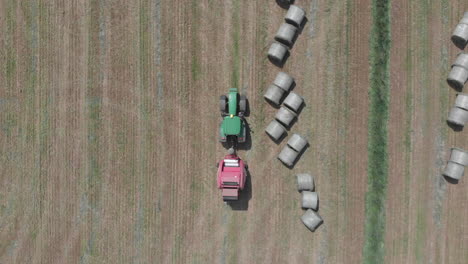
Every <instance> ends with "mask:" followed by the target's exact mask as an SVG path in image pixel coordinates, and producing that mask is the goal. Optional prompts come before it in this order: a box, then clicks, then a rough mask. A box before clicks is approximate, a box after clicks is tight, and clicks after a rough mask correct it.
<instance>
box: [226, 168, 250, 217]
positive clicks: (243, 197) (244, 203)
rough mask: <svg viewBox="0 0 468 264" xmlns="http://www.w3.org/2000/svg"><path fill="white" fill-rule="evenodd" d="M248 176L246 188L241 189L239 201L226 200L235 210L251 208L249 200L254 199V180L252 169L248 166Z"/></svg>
mask: <svg viewBox="0 0 468 264" xmlns="http://www.w3.org/2000/svg"><path fill="white" fill-rule="evenodd" d="M246 170H247V178H246V179H245V186H244V190H242V191H240V193H239V199H238V200H237V201H226V204H227V205H229V207H231V209H232V210H233V211H247V210H248V209H249V201H250V200H251V199H252V180H251V175H250V171H249V169H248V168H247V169H246Z"/></svg>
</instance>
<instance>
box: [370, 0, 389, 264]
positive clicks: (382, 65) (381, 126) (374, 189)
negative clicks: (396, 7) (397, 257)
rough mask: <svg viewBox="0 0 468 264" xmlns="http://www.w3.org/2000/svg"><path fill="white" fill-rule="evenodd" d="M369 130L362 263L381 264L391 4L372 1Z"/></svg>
mask: <svg viewBox="0 0 468 264" xmlns="http://www.w3.org/2000/svg"><path fill="white" fill-rule="evenodd" d="M372 19H373V24H372V32H371V36H370V46H371V51H370V65H371V69H370V89H369V101H370V102H369V103H370V105H369V120H368V121H369V127H368V135H369V142H368V146H367V147H368V149H367V151H368V158H369V163H368V164H369V165H368V187H367V188H368V189H367V193H366V223H365V242H364V250H363V263H369V264H370V263H372V264H374V263H384V256H385V248H384V239H385V200H386V193H387V177H388V160H387V144H388V143H387V134H388V131H387V130H388V129H387V123H388V109H389V90H390V82H389V75H390V74H389V66H390V65H389V62H390V42H391V41H390V39H391V33H390V0H373V1H372Z"/></svg>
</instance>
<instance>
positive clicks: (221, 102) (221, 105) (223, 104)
mask: <svg viewBox="0 0 468 264" xmlns="http://www.w3.org/2000/svg"><path fill="white" fill-rule="evenodd" d="M226 106H227V97H226V96H225V95H221V96H220V97H219V111H221V114H224V113H226Z"/></svg>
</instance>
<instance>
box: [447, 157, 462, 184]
mask: <svg viewBox="0 0 468 264" xmlns="http://www.w3.org/2000/svg"><path fill="white" fill-rule="evenodd" d="M464 172H465V166H463V165H460V164H458V163H455V162H451V161H449V162H447V166H445V170H444V173H443V175H444V176H446V177H449V178H452V179H455V180H460V179H461V177H462V176H463V174H464Z"/></svg>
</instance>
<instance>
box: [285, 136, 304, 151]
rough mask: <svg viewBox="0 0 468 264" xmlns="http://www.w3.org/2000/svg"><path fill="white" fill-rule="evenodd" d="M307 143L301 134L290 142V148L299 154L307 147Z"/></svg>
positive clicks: (290, 139) (292, 137)
mask: <svg viewBox="0 0 468 264" xmlns="http://www.w3.org/2000/svg"><path fill="white" fill-rule="evenodd" d="M307 143H308V142H307V140H306V139H305V138H303V137H301V136H300V135H299V134H293V135H292V136H291V138H289V140H288V146H290V147H291V148H292V149H294V150H295V151H297V152H299V153H300V152H301V151H302V150H303V149H304V148H305V147H306V145H307Z"/></svg>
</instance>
